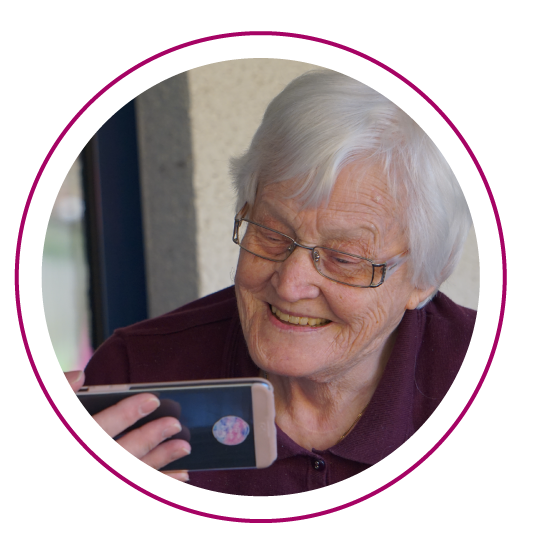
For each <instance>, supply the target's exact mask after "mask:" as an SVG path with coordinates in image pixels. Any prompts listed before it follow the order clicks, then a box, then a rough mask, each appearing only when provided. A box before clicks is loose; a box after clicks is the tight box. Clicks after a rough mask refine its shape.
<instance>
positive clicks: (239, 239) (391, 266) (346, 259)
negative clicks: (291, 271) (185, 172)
mask: <svg viewBox="0 0 546 558" xmlns="http://www.w3.org/2000/svg"><path fill="white" fill-rule="evenodd" d="M233 242H235V244H237V245H238V246H239V247H240V248H242V249H243V250H245V251H247V252H249V253H250V254H254V256H258V257H259V258H263V259H264V260H269V261H271V262H284V261H286V260H287V259H288V258H289V257H290V255H291V254H292V253H293V252H294V251H295V249H296V248H304V249H305V250H309V251H310V252H311V257H312V260H313V264H314V265H315V269H316V270H317V271H318V272H319V273H320V274H321V275H322V276H323V277H326V279H330V280H331V281H335V282H336V283H341V284H342V285H348V286H349V287H358V288H360V289H368V288H375V287H379V286H380V285H382V284H383V283H384V282H385V280H386V279H387V277H389V275H390V274H391V273H392V272H393V271H394V270H395V268H397V267H398V266H400V265H401V264H402V263H404V261H405V260H406V259H407V251H406V252H402V253H401V254H398V255H397V256H394V257H393V258H391V259H390V260H388V261H386V262H385V263H381V264H377V263H374V262H373V261H372V260H370V259H368V258H364V257H362V256H357V255H355V254H349V253H347V252H340V251H339V250H332V249H331V248H326V247H324V246H312V247H311V246H304V245H303V244H299V243H298V242H296V240H294V239H293V238H291V237H290V236H288V235H286V234H283V233H281V232H279V231H276V230H274V229H270V228H269V227H264V226H263V225H259V224H258V223H254V221H250V220H249V219H244V218H242V217H235V225H234V227H233Z"/></svg>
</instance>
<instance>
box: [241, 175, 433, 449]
mask: <svg viewBox="0 0 546 558" xmlns="http://www.w3.org/2000/svg"><path fill="white" fill-rule="evenodd" d="M355 170H356V169H355V164H353V166H348V167H346V168H345V170H344V171H342V172H341V174H340V176H339V178H338V180H337V182H336V184H335V186H334V190H333V193H332V196H331V198H330V201H329V202H328V204H327V205H326V206H322V207H319V208H306V207H305V206H304V204H303V203H302V201H301V200H300V199H297V198H292V199H290V198H289V196H290V194H291V192H292V191H293V188H294V183H293V181H287V182H284V183H278V184H272V185H268V186H266V187H264V188H261V189H260V190H259V191H258V194H257V198H256V201H255V203H254V205H253V206H252V207H251V208H250V211H249V212H247V217H249V218H250V219H252V220H253V221H256V222H258V223H260V224H263V225H266V226H268V227H271V228H273V229H276V230H279V231H281V232H284V233H285V234H288V235H290V236H292V237H293V238H296V239H297V241H298V242H299V243H301V244H304V245H306V246H317V245H318V246H321V245H322V246H328V247H331V248H337V249H340V250H344V251H346V252H350V253H354V254H359V255H362V256H364V257H368V258H370V259H372V260H373V261H374V262H376V263H383V262H385V261H386V260H388V259H389V258H392V257H393V256H396V255H398V254H401V253H403V252H405V251H406V250H407V249H408V246H407V241H406V238H405V235H404V228H403V226H404V219H403V213H402V211H401V210H400V208H399V207H397V205H396V203H395V201H394V200H393V198H392V197H391V196H390V195H389V193H388V191H387V187H386V183H385V180H384V178H383V177H382V175H381V174H380V173H379V172H374V170H373V169H372V170H368V172H367V173H366V178H365V180H362V179H361V178H358V177H357V173H355V172H354V171H355ZM235 288H236V293H237V300H238V306H239V313H240V316H241V323H242V328H243V332H244V335H245V339H246V341H247V344H248V347H249V351H250V354H251V357H252V359H253V360H254V362H255V363H256V364H257V365H258V366H259V367H260V368H261V369H262V370H264V371H266V372H267V373H268V374H269V377H270V379H271V381H272V382H273V384H274V386H275V391H276V401H277V403H276V405H277V422H278V424H279V425H280V426H281V428H283V429H284V430H285V431H286V432H287V433H288V434H290V435H291V436H292V437H293V439H295V440H296V441H298V442H299V443H300V445H303V446H304V447H308V448H309V449H310V448H311V447H314V448H316V449H325V448H327V447H330V446H331V445H332V444H334V443H335V442H336V440H337V439H338V438H339V435H341V434H343V433H344V431H345V429H346V428H348V427H349V426H350V425H351V424H352V422H353V421H354V418H355V416H356V415H357V414H358V413H359V412H360V411H361V410H362V409H363V408H364V407H365V405H366V404H367V403H368V402H369V400H370V398H371V396H372V395H373V391H374V390H375V388H376V387H377V384H378V383H379V380H380V378H381V373H382V370H383V368H384V366H385V364H386V361H387V360H388V356H389V354H390V351H391V350H392V345H393V343H394V339H395V335H396V327H397V325H398V324H399V322H400V320H401V319H402V317H403V315H404V312H405V311H406V309H413V308H416V307H417V306H418V305H419V303H420V302H421V301H423V300H424V299H425V298H426V297H428V296H429V295H430V294H431V293H432V291H433V289H430V290H426V291H423V290H420V289H417V288H415V287H414V286H413V285H412V283H411V282H410V280H409V264H408V263H404V264H402V265H401V266H400V267H399V268H398V270H397V271H396V272H395V273H393V274H392V275H391V276H390V277H389V278H388V280H387V281H386V282H385V283H384V284H383V285H381V286H380V287H378V288H368V289H359V288H354V287H349V286H345V285H341V284H339V283H335V282H333V281H330V280H329V279H326V278H325V277H322V276H321V275H320V274H319V273H317V271H316V269H315V268H314V265H313V262H312V259H311V252H309V251H308V250H304V249H301V248H297V249H296V250H295V251H294V253H293V254H292V255H291V256H290V257H289V258H288V259H287V260H286V261H285V262H283V263H276V262H270V261H267V260H264V259H261V258H258V257H256V256H254V255H252V254H249V253H247V252H245V251H243V250H241V253H240V257H239V263H238V267H237V274H236V278H235ZM270 305H273V306H275V307H277V308H278V309H280V310H281V311H282V312H284V313H285V314H290V315H295V316H302V317H305V316H307V317H313V318H325V319H327V320H330V323H328V324H327V325H325V326H321V327H317V328H311V327H301V326H297V325H294V326H290V325H286V324H284V323H281V322H280V321H279V320H278V319H277V318H276V317H274V316H273V314H272V313H271V310H270ZM338 434H339V435H338Z"/></svg>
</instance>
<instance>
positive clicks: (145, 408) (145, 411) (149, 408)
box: [138, 397, 159, 417]
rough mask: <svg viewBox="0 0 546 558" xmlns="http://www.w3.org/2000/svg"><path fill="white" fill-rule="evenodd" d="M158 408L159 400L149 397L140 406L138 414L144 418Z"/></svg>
mask: <svg viewBox="0 0 546 558" xmlns="http://www.w3.org/2000/svg"><path fill="white" fill-rule="evenodd" d="M158 407H159V399H158V398H157V397H150V399H147V400H146V401H144V403H142V404H141V405H140V407H139V408H138V412H139V413H140V414H141V415H142V416H143V417H145V416H146V415H149V414H150V413H151V412H153V411H155V410H156V409H157V408H158Z"/></svg>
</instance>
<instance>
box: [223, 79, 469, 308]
mask: <svg viewBox="0 0 546 558" xmlns="http://www.w3.org/2000/svg"><path fill="white" fill-rule="evenodd" d="M356 160H363V161H367V162H369V163H371V164H379V165H381V167H382V168H383V170H384V173H385V176H386V179H387V186H388V188H389V190H390V193H391V195H392V196H393V197H394V199H395V200H401V199H403V200H404V204H403V205H404V210H405V216H406V223H405V226H406V235H407V241H408V247H409V250H410V258H409V261H410V265H411V269H412V272H413V275H412V280H413V283H414V285H415V286H416V287H419V288H422V289H426V288H430V287H436V288H438V287H439V285H440V284H441V283H442V282H443V281H445V280H446V279H447V278H448V277H449V275H451V273H452V272H453V270H454V269H455V266H456V264H457V262H458V260H459V257H460V254H461V250H462V247H463V244H464V241H465V239H466V236H467V234H468V230H469V228H470V225H471V217H470V212H469V209H468V206H467V204H466V201H465V198H464V195H463V192H462V190H461V188H460V186H459V183H458V182H457V179H456V178H455V175H454V174H453V172H452V170H451V168H450V167H449V165H448V163H447V161H446V160H445V159H444V157H443V156H442V154H441V153H440V151H439V150H438V148H437V147H436V146H435V145H434V143H433V142H432V140H431V139H430V138H429V137H428V136H427V135H426V134H425V132H424V131H423V130H422V129H421V128H420V127H419V126H418V125H417V124H416V123H415V122H414V121H413V120H412V119H411V118H410V117H409V116H408V115H407V114H406V113H405V112H404V111H402V110H401V109H400V108H398V107H397V106H396V105H395V104H394V103H392V102H391V101H389V100H388V99H387V98H385V97H384V96H383V95H381V94H380V93H378V92H377V91H374V90H373V89H371V88H370V87H368V86H366V85H364V84H363V83H360V82H358V81H356V80H354V79H352V78H349V77H347V76H345V75H343V74H339V73H337V72H333V71H330V70H320V71H312V72H309V73H306V74H304V75H302V76H300V77H299V78H297V79H295V80H294V81H292V82H291V83H290V84H289V85H288V86H287V87H286V88H285V89H284V91H282V92H281V93H280V94H279V95H278V96H277V97H275V98H274V99H273V101H271V103H270V105H269V106H268V107H267V110H266V111H265V114H264V117H263V120H262V123H261V125H260V127H259V128H258V130H257V131H256V134H255V135H254V138H253V139H252V142H251V144H250V147H249V149H248V151H247V152H246V153H245V154H244V155H242V156H241V157H239V158H234V159H232V160H231V172H232V177H233V181H234V185H235V189H236V191H237V210H240V209H241V208H242V207H243V206H244V204H245V203H248V204H250V205H252V204H253V202H254V200H255V197H256V192H257V189H258V187H259V186H266V185H268V184H273V183H277V182H281V181H285V180H289V179H294V178H297V179H299V180H297V181H296V184H297V186H296V187H295V191H294V192H293V195H294V196H301V197H302V198H303V199H304V201H305V203H309V204H312V205H316V206H318V205H320V204H321V203H324V202H325V201H327V200H328V199H329V197H330V195H331V192H332V190H333V187H334V184H335V182H336V180H337V177H338V175H339V173H340V172H341V170H342V169H343V168H344V167H345V166H346V165H348V164H350V163H351V162H354V161H356ZM363 172H365V170H363ZM363 178H364V177H363ZM425 303H426V301H425ZM425 303H423V304H422V305H421V306H423V305H424V304H425Z"/></svg>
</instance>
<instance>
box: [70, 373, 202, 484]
mask: <svg viewBox="0 0 546 558" xmlns="http://www.w3.org/2000/svg"><path fill="white" fill-rule="evenodd" d="M66 378H67V380H68V382H69V383H70V386H71V387H72V389H73V390H74V391H75V392H77V391H78V390H79V389H80V388H81V387H82V386H83V384H84V381H85V375H84V373H83V372H80V371H78V372H67V373H66ZM158 407H159V399H158V398H157V397H156V396H154V395H152V394H150V393H139V394H137V395H133V396H131V397H127V398H125V399H123V400H121V401H119V402H118V403H116V404H115V405H112V406H111V407H108V408H106V409H104V410H102V411H100V412H98V413H96V414H95V415H93V418H94V419H95V420H96V422H97V423H98V424H99V426H100V427H101V428H102V429H103V430H104V431H105V432H106V433H107V434H108V435H109V436H112V437H113V438H114V437H116V436H118V435H119V434H121V433H122V432H124V431H125V430H127V429H128V428H129V427H131V426H132V425H133V424H135V423H136V422H137V421H139V420H141V419H142V418H143V417H146V416H148V415H150V414H151V413H153V412H154V411H156V410H157V408H158ZM181 430H182V425H181V424H180V422H179V421H178V420H177V419H176V418H174V417H172V416H166V417H161V418H158V419H156V420H153V421H151V422H148V423H147V424H144V425H143V426H141V427H140V428H136V429H134V430H131V431H130V432H128V433H127V434H125V435H124V436H122V437H121V438H119V439H118V440H117V443H118V444H119V445H120V446H122V447H123V448H124V449H126V450H127V451H128V452H129V453H131V454H132V455H134V456H135V457H137V458H138V459H140V460H141V461H143V462H144V463H146V464H147V465H149V466H150V467H153V468H154V469H161V468H163V467H165V466H166V465H168V464H169V463H171V462H173V461H176V460H177V459H181V458H182V457H185V456H186V455H188V454H189V453H190V451H191V446H190V444H189V443H188V442H187V441H186V440H183V439H171V440H168V438H171V437H172V436H174V435H176V434H178V433H179V432H181ZM165 440H167V441H165ZM164 473H165V474H166V475H169V476H170V477H173V478H175V479H177V480H181V481H187V480H188V473H187V471H185V470H175V471H165V472H164Z"/></svg>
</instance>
